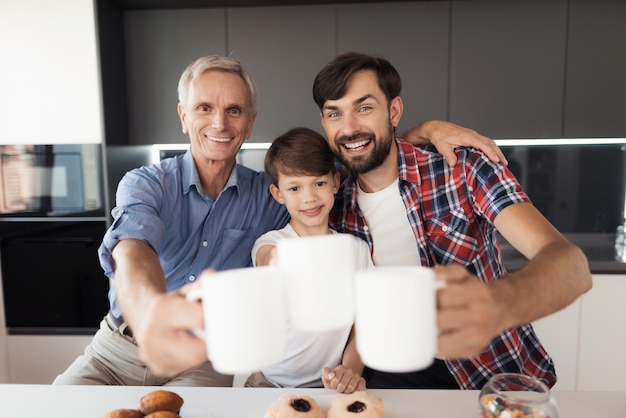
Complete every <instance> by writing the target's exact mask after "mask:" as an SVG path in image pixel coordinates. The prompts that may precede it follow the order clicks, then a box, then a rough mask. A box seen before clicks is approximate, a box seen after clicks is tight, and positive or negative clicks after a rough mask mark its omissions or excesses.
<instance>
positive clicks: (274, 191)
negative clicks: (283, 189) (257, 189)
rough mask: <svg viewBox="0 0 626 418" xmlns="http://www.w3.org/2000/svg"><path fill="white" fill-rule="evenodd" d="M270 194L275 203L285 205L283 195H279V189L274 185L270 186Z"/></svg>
mask: <svg viewBox="0 0 626 418" xmlns="http://www.w3.org/2000/svg"><path fill="white" fill-rule="evenodd" d="M270 193H271V195H272V197H273V198H274V200H275V201H277V202H278V203H280V204H281V205H284V204H285V199H283V195H282V194H281V193H280V189H279V188H278V187H276V186H275V185H274V184H270Z"/></svg>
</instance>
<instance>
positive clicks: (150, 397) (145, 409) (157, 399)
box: [139, 390, 183, 415]
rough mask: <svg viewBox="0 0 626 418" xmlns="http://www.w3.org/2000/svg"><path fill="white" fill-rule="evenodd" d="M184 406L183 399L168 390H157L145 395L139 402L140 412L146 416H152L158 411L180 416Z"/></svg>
mask: <svg viewBox="0 0 626 418" xmlns="http://www.w3.org/2000/svg"><path fill="white" fill-rule="evenodd" d="M182 406H183V398H181V397H180V396H179V395H178V394H176V393H174V392H169V391H167V390H155V391H153V392H150V393H148V394H147V395H144V396H143V397H142V398H141V399H140V400H139V410H140V411H141V412H142V413H143V414H144V415H150V414H151V413H153V412H158V411H169V412H175V413H176V414H179V413H180V408H182Z"/></svg>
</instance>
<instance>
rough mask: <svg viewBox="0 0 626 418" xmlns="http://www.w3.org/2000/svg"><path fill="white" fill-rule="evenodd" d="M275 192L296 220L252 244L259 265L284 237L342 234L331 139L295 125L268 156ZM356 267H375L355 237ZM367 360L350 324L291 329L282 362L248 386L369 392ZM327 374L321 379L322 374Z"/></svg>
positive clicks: (269, 257) (266, 261)
mask: <svg viewBox="0 0 626 418" xmlns="http://www.w3.org/2000/svg"><path fill="white" fill-rule="evenodd" d="M265 173H266V174H267V175H268V176H269V177H270V179H271V181H272V184H271V185H270V192H271V194H272V196H273V197H274V199H276V201H277V202H279V203H281V204H283V205H285V207H286V208H287V211H288V212H289V215H290V216H291V221H290V222H289V224H288V225H287V226H286V227H284V228H283V229H280V230H276V231H270V232H267V233H266V234H264V235H262V236H261V237H260V238H259V239H258V240H257V241H256V243H255V244H254V247H253V248H252V262H253V263H254V264H255V265H256V266H262V265H268V264H272V263H273V258H274V255H273V254H274V251H275V248H276V242H277V241H278V240H280V239H283V238H295V237H304V236H311V235H324V234H337V232H336V231H333V230H332V229H330V228H329V227H328V214H329V213H330V210H331V209H332V207H333V204H334V201H335V193H336V192H337V190H338V189H339V173H338V172H337V170H336V169H335V157H334V155H333V153H332V151H331V149H330V147H329V146H328V143H327V142H326V139H324V137H322V136H321V135H320V134H318V133H317V132H315V131H312V130H310V129H307V128H294V129H292V130H290V131H288V132H286V133H285V134H283V135H281V136H279V137H278V138H276V140H275V141H274V142H273V143H272V145H271V146H270V148H269V149H268V151H267V154H266V156H265ZM354 239H355V242H356V245H355V248H356V249H357V257H356V259H355V267H356V268H357V269H362V268H366V267H371V266H372V265H373V263H372V259H371V256H370V251H369V247H368V245H367V244H366V243H365V241H363V240H361V239H360V238H357V237H354ZM362 370H363V363H361V359H360V357H359V355H358V353H357V351H356V342H355V339H354V333H353V332H351V329H350V328H349V327H348V328H346V329H341V330H333V331H329V332H324V333H305V332H295V331H293V330H290V331H289V338H288V343H287V356H286V358H285V360H284V361H282V362H281V363H279V364H276V365H273V366H271V367H268V368H265V369H263V370H261V372H259V373H255V374H253V375H251V376H250V377H249V378H248V380H247V381H246V386H269V387H272V386H279V387H321V386H322V385H323V386H324V387H327V388H332V389H336V390H337V391H338V392H346V393H350V392H353V391H354V390H365V380H364V379H363V378H362V377H361V372H362ZM320 372H321V378H320Z"/></svg>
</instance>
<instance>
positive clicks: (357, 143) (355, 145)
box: [341, 139, 372, 151]
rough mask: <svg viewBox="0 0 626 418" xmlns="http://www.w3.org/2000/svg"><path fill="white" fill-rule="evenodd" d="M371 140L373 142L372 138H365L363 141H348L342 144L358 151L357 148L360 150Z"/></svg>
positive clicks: (350, 149) (346, 147) (348, 148)
mask: <svg viewBox="0 0 626 418" xmlns="http://www.w3.org/2000/svg"><path fill="white" fill-rule="evenodd" d="M371 142H372V140H371V139H364V140H361V141H355V142H348V143H344V144H341V145H342V146H343V147H344V148H345V149H347V150H349V151H356V150H360V149H362V148H365V147H366V146H367V145H369V144H370V143H371Z"/></svg>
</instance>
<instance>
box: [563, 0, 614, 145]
mask: <svg viewBox="0 0 626 418" xmlns="http://www.w3.org/2000/svg"><path fill="white" fill-rule="evenodd" d="M569 5H570V7H569V16H570V18H569V27H568V33H569V36H568V44H567V67H566V84H565V101H564V103H565V115H564V131H563V135H564V136H565V137H603V136H606V137H613V136H616V137H623V136H624V135H626V104H625V103H626V78H625V77H624V74H626V2H624V1H622V0H596V1H587V0H570V1H569Z"/></svg>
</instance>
